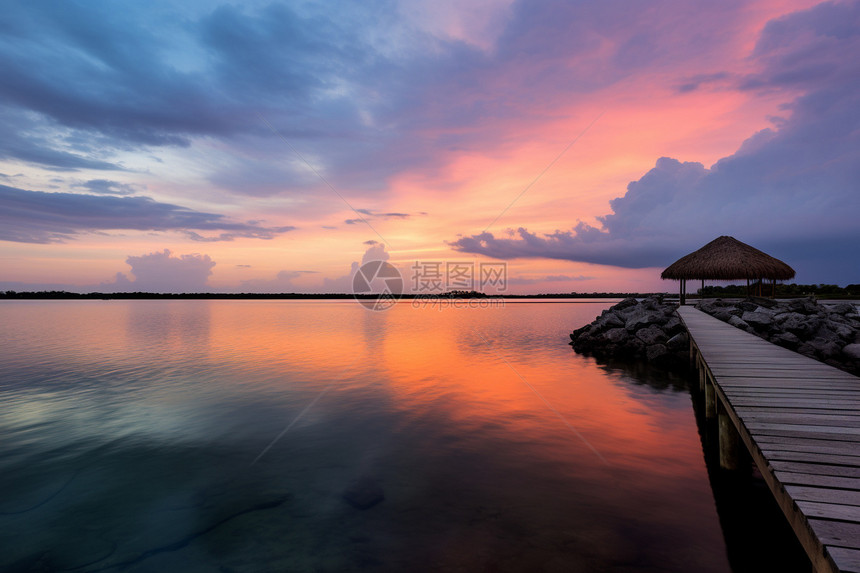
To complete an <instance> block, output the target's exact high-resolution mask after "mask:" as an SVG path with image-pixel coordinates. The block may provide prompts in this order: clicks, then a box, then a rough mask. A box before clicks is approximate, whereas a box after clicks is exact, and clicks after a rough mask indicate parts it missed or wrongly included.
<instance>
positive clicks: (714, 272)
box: [660, 236, 794, 280]
mask: <svg viewBox="0 0 860 573" xmlns="http://www.w3.org/2000/svg"><path fill="white" fill-rule="evenodd" d="M660 277H661V278H664V279H675V280H681V279H684V280H691V279H707V280H737V279H753V280H757V279H774V280H788V279H791V278H794V269H793V268H791V267H790V266H788V265H787V264H785V263H784V262H782V261H781V260H779V259H775V258H773V257H771V256H770V255H767V254H765V253H763V252H761V251H759V250H758V249H756V248H753V247H750V246H749V245H747V244H746V243H742V242H740V241H738V240H737V239H735V238H734V237H726V236H722V237H719V238H717V239H714V240H713V241H711V242H710V243H708V244H707V245H705V246H704V247H702V248H701V249H699V250H698V251H694V252H692V253H690V254H689V255H686V256H684V257H681V258H680V259H678V260H677V261H675V262H674V263H672V264H671V265H670V266H669V267H668V268H667V269H666V270H665V271H663V273H662V274H661V275H660Z"/></svg>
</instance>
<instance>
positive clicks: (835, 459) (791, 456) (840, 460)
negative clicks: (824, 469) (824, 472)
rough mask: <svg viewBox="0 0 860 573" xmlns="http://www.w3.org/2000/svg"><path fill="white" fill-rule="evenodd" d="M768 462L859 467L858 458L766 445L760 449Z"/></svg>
mask: <svg viewBox="0 0 860 573" xmlns="http://www.w3.org/2000/svg"><path fill="white" fill-rule="evenodd" d="M761 452H762V455H764V456H765V457H766V458H767V459H768V460H770V461H774V460H781V461H786V462H788V461H792V462H813V463H816V464H836V465H843V466H855V467H860V456H843V455H840V454H834V453H830V452H797V451H794V450H773V449H770V448H768V447H767V446H766V445H765V446H764V447H762V449H761Z"/></svg>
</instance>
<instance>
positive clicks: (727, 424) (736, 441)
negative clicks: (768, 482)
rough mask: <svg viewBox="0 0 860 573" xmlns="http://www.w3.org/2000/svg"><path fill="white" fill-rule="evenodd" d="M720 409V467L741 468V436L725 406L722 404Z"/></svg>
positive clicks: (727, 468)
mask: <svg viewBox="0 0 860 573" xmlns="http://www.w3.org/2000/svg"><path fill="white" fill-rule="evenodd" d="M718 410H719V414H718V416H717V417H718V418H719V432H720V438H719V440H720V467H721V468H723V469H724V470H739V469H741V447H742V446H741V437H740V435H739V434H738V430H737V428H735V425H734V424H733V423H732V419H731V418H730V417H729V415H728V413H726V411H725V407H724V406H723V405H722V404H720V405H719V407H718Z"/></svg>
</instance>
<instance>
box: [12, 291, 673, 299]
mask: <svg viewBox="0 0 860 573" xmlns="http://www.w3.org/2000/svg"><path fill="white" fill-rule="evenodd" d="M650 294H658V293H624V292H592V293H577V292H571V293H545V294H503V295H499V294H493V295H487V294H486V293H483V292H478V291H474V290H471V291H466V290H453V291H448V292H441V293H433V294H411V293H410V294H403V295H401V298H404V299H407V300H410V299H425V298H458V299H459V298H487V297H488V296H493V297H499V296H503V297H504V298H624V297H628V296H637V297H642V296H648V295H650ZM377 296H378V295H377V294H359V295H353V294H350V293H334V294H332V293H212V292H203V293H199V292H198V293H152V292H111V293H101V292H88V293H77V292H69V291H60V290H52V291H38V292H21V291H14V290H7V291H5V292H2V291H0V299H95V300H99V299H103V300H109V299H119V300H131V299H179V300H185V299H349V298H361V299H374V298H377Z"/></svg>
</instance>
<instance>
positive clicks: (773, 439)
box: [755, 435, 860, 456]
mask: <svg viewBox="0 0 860 573" xmlns="http://www.w3.org/2000/svg"><path fill="white" fill-rule="evenodd" d="M755 438H756V443H757V444H758V445H759V447H761V448H770V449H785V448H792V449H795V450H798V451H813V452H822V453H828V452H831V453H837V454H844V455H852V456H853V455H858V454H857V452H858V450H860V445H858V444H857V443H856V442H846V441H840V440H828V439H826V438H822V437H821V436H816V437H814V438H797V437H793V438H787V437H784V436H766V435H758V436H756V437H755Z"/></svg>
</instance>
